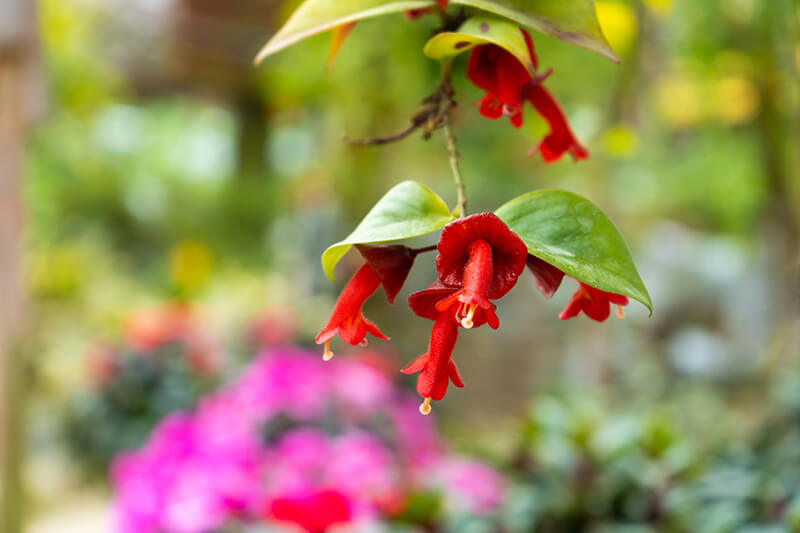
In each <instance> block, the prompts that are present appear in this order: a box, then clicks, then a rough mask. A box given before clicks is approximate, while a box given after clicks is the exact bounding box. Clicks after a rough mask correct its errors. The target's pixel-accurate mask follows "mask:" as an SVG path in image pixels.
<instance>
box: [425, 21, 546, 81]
mask: <svg viewBox="0 0 800 533" xmlns="http://www.w3.org/2000/svg"><path fill="white" fill-rule="evenodd" d="M487 43H491V44H496V45H497V46H500V47H502V48H505V49H506V50H508V51H509V52H511V53H512V54H513V55H514V56H515V57H516V58H517V59H519V61H520V62H521V63H522V64H523V65H525V68H527V69H528V71H529V72H530V73H531V75H533V74H535V71H536V68H535V67H534V66H533V63H532V62H531V56H530V52H529V51H528V45H527V44H526V43H525V37H523V35H522V32H521V31H520V30H519V26H518V25H517V24H514V23H513V22H511V21H509V20H506V19H499V18H497V17H493V16H487V15H480V16H475V17H471V18H469V19H468V20H467V21H466V22H465V23H464V24H462V25H461V27H460V28H458V31H455V32H442V33H439V34H437V35H435V36H433V37H432V38H431V39H430V40H429V41H428V42H427V43H426V44H425V49H424V52H425V55H426V56H428V57H430V58H431V59H437V60H439V61H442V60H445V59H449V58H451V57H453V56H456V55H458V54H460V53H462V52H466V51H468V50H471V49H472V48H474V47H475V46H477V45H479V44H487Z"/></svg>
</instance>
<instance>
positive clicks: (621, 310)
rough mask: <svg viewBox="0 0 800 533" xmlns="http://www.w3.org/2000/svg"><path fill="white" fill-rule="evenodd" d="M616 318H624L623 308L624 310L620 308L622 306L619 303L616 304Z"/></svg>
mask: <svg viewBox="0 0 800 533" xmlns="http://www.w3.org/2000/svg"><path fill="white" fill-rule="evenodd" d="M617 318H619V319H620V320H622V319H623V318H625V310H624V309H622V306H621V305H618V306H617Z"/></svg>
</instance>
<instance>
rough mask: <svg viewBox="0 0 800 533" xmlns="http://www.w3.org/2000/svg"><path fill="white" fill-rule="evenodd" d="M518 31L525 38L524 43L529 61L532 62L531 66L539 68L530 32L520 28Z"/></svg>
mask: <svg viewBox="0 0 800 533" xmlns="http://www.w3.org/2000/svg"><path fill="white" fill-rule="evenodd" d="M519 31H521V32H522V36H523V37H524V38H525V45H526V46H527V47H528V54H529V55H530V56H531V63H533V68H535V69H538V68H539V58H538V57H536V49H535V48H534V46H533V38H532V37H531V34H530V33H528V31H527V30H525V29H523V28H520V29H519Z"/></svg>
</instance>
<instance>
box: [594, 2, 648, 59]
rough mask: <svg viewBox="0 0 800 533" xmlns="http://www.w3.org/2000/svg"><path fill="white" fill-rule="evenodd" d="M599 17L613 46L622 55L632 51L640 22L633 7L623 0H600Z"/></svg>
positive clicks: (604, 31)
mask: <svg viewBox="0 0 800 533" xmlns="http://www.w3.org/2000/svg"><path fill="white" fill-rule="evenodd" d="M595 5H596V6H597V18H598V20H599V21H600V27H601V28H602V29H603V34H604V35H605V36H606V39H608V42H609V44H610V45H611V48H613V49H614V51H615V52H616V53H617V54H619V55H621V56H626V55H629V54H630V53H631V51H632V50H633V46H634V44H635V43H636V32H637V30H638V27H639V25H638V23H637V21H636V16H635V15H634V14H633V11H631V8H630V7H628V6H627V5H626V4H623V3H621V2H614V1H612V0H598V2H597V3H596V4H595Z"/></svg>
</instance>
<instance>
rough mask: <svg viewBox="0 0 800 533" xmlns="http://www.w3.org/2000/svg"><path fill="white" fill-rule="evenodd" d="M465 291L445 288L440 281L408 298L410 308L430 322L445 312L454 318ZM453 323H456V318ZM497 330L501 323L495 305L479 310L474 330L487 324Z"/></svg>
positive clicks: (474, 321) (474, 319)
mask: <svg viewBox="0 0 800 533" xmlns="http://www.w3.org/2000/svg"><path fill="white" fill-rule="evenodd" d="M462 292H463V289H458V288H456V287H445V286H444V285H442V282H441V281H439V280H438V279H437V280H436V281H434V282H433V283H431V286H430V287H428V288H427V289H424V290H421V291H417V292H415V293H413V294H411V295H410V296H409V297H408V306H409V307H410V308H411V310H412V311H413V312H414V314H416V315H417V316H421V317H422V318H427V319H428V320H438V318H439V315H441V314H442V313H443V312H445V313H447V314H450V315H451V316H454V314H455V312H456V311H457V310H458V296H459V294H460V293H462ZM453 321H454V322H456V320H455V318H453ZM487 322H488V323H489V326H490V327H491V328H493V329H497V327H498V325H499V321H498V320H497V315H495V313H494V304H491V307H489V308H488V309H483V308H480V307H479V308H478V309H477V310H476V311H475V317H474V318H473V326H472V327H473V328H478V327H480V326H482V325H484V324H486V323H487Z"/></svg>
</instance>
